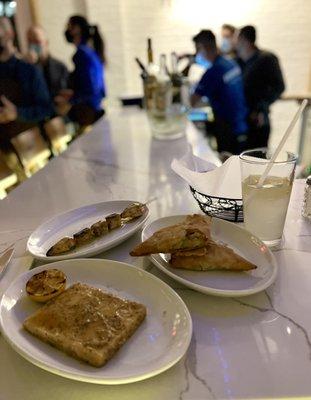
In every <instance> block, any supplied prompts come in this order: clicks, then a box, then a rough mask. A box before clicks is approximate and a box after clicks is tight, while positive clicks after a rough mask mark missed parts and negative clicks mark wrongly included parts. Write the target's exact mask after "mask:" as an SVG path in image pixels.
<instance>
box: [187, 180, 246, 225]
mask: <svg viewBox="0 0 311 400" xmlns="http://www.w3.org/2000/svg"><path fill="white" fill-rule="evenodd" d="M190 190H191V193H192V195H193V197H194V198H195V199H196V201H197V202H198V204H199V206H200V208H201V210H202V211H203V212H204V213H205V214H207V215H210V216H211V217H217V218H221V219H225V220H227V221H232V222H243V201H242V199H227V198H224V197H214V196H209V195H207V194H203V193H200V192H198V191H197V190H195V189H194V188H193V187H192V186H190Z"/></svg>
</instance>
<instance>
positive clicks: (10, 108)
mask: <svg viewBox="0 0 311 400" xmlns="http://www.w3.org/2000/svg"><path fill="white" fill-rule="evenodd" d="M1 101H2V104H3V106H2V107H0V124H7V123H8V122H11V121H15V120H16V119H17V108H16V106H15V104H13V103H12V102H11V101H10V100H9V99H7V98H6V97H5V96H1Z"/></svg>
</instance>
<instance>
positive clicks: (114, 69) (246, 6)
mask: <svg viewBox="0 0 311 400" xmlns="http://www.w3.org/2000/svg"><path fill="white" fill-rule="evenodd" d="M37 4H38V7H39V11H40V15H41V23H42V25H43V26H45V28H46V29H47V31H48V34H49V36H50V43H51V49H52V52H53V53H54V54H55V55H57V56H58V57H60V58H62V59H63V60H64V61H66V62H68V59H69V57H70V55H71V54H72V49H71V47H70V46H69V45H68V44H66V43H65V42H64V40H63V30H64V24H65V21H66V19H67V18H68V16H69V15H70V14H72V13H77V12H84V13H86V14H87V16H88V17H89V18H90V20H91V22H93V23H98V25H99V26H100V28H101V30H102V32H103V33H104V36H105V39H106V42H107V57H108V63H109V65H108V67H107V87H108V94H109V97H110V99H111V100H112V99H115V98H117V97H118V96H119V95H120V94H123V93H133V94H134V93H141V82H140V79H139V71H138V68H137V66H136V64H135V62H134V57H135V56H138V57H140V58H141V59H142V60H143V61H146V38H147V37H149V36H150V37H152V39H153V43H154V50H155V54H156V55H157V56H158V55H159V53H162V52H166V53H170V52H171V51H172V50H176V51H179V52H184V51H192V50H193V46H192V42H191V37H192V36H193V35H194V34H195V33H197V32H198V31H199V30H200V29H202V28H210V29H212V30H214V32H215V33H217V34H219V31H220V26H221V25H222V23H224V22H226V23H232V24H234V25H237V26H241V25H245V24H254V25H255V26H256V27H257V28H258V43H259V45H260V46H261V47H263V48H266V49H270V50H272V51H274V52H275V53H276V54H277V55H278V56H279V58H280V61H281V65H282V68H283V71H284V75H285V79H286V84H287V91H288V92H295V93H297V92H301V91H306V90H307V89H308V88H309V85H310V56H311V28H310V26H311V0H53V1H47V0H37ZM294 110H295V104H294V103H286V104H285V103H283V102H282V103H281V102H278V103H276V105H275V106H274V107H273V113H272V117H273V123H274V126H275V132H276V133H280V132H282V130H284V127H285V126H286V124H287V123H288V120H289V118H290V116H291V114H292V113H293V112H294ZM277 136H278V135H275V136H274V138H276V139H273V140H277ZM291 146H292V147H293V148H294V147H295V137H294V136H293V138H292V140H291Z"/></svg>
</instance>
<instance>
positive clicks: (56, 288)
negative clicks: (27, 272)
mask: <svg viewBox="0 0 311 400" xmlns="http://www.w3.org/2000/svg"><path fill="white" fill-rule="evenodd" d="M65 288H66V275H65V274H64V273H63V272H62V271H60V270H59V269H47V270H44V271H42V272H39V273H38V274H35V275H33V276H32V277H31V278H30V279H29V281H28V282H27V283H26V292H27V294H28V295H29V297H30V298H31V299H32V300H34V301H37V302H39V303H45V302H46V301H48V300H50V299H52V298H53V297H55V296H58V295H59V294H60V293H61V292H63V291H64V290H65Z"/></svg>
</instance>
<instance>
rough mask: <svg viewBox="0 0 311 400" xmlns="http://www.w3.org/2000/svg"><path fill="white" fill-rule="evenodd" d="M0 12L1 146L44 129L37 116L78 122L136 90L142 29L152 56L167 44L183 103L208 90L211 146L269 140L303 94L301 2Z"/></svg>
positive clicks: (180, 1) (81, 4) (306, 54)
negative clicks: (178, 70) (179, 73)
mask: <svg viewBox="0 0 311 400" xmlns="http://www.w3.org/2000/svg"><path fill="white" fill-rule="evenodd" d="M308 11H309V12H308ZM0 14H1V15H2V16H1V18H0V92H1V93H0V94H1V108H0V148H1V151H2V152H3V153H8V152H10V151H12V147H14V140H13V145H12V139H14V138H15V137H17V136H18V135H19V134H20V133H21V132H24V131H25V130H27V129H30V128H32V127H34V126H36V127H39V129H40V132H41V134H43V136H44V135H45V136H47V137H48V139H49V135H48V131H49V126H48V125H47V126H46V125H45V124H46V123H47V122H49V121H51V120H53V119H54V120H55V118H59V117H61V118H62V121H63V122H64V123H65V124H66V123H69V122H73V123H75V124H76V126H78V129H80V128H83V127H86V126H89V125H90V124H92V123H94V122H95V121H96V120H98V119H99V118H100V117H101V116H103V115H104V114H105V110H107V109H108V110H109V108H110V107H113V106H114V105H115V104H116V103H117V101H118V100H119V99H120V98H125V97H131V96H133V97H135V96H139V95H140V94H141V93H142V84H141V81H140V78H139V74H138V73H137V68H136V65H135V61H134V58H135V56H138V57H139V58H141V59H144V58H145V53H146V39H147V37H151V38H152V40H153V51H154V54H155V56H156V57H158V56H159V54H160V53H165V52H167V53H170V52H172V51H174V52H176V53H177V54H178V60H179V61H180V63H181V64H180V65H182V63H183V62H186V63H187V68H188V71H187V74H188V75H189V76H190V78H191V79H192V80H193V81H194V82H195V84H194V86H193V93H192V96H191V104H192V106H196V105H197V104H199V103H200V101H201V100H202V98H203V99H205V98H208V101H209V104H210V106H211V107H212V109H213V113H214V117H215V121H214V126H213V127H211V131H212V132H213V134H214V136H215V137H216V142H217V149H218V151H219V152H229V153H239V152H240V151H242V150H244V149H246V148H254V147H261V146H266V145H267V144H268V143H270V144H271V143H272V145H273V144H275V143H277V141H278V138H279V136H280V135H281V134H282V133H283V131H284V127H285V126H286V124H287V122H288V121H289V119H290V115H291V113H292V110H293V109H294V107H295V106H296V105H295V102H296V101H298V102H299V101H300V99H301V98H302V97H303V95H304V94H305V93H308V92H310V53H311V33H310V30H309V29H308V26H309V23H310V22H311V16H310V15H311V2H308V1H305V0H286V1H281V0H275V1H273V2H271V1H268V0H252V1H250V2H245V1H242V0H235V1H227V0H219V1H218V2H217V3H215V2H213V1H209V0H193V1H191V2H189V1H186V0H154V1H149V0H142V1H139V0H128V1H124V0H105V1H99V0H98V1H96V0H76V1H72V0H62V1H60V0H54V1H53V2H46V1H44V0H23V1H17V2H16V1H0ZM202 28H203V29H202ZM285 88H286V92H287V93H290V95H289V96H287V97H286V95H284V92H285ZM281 96H282V98H283V101H281V102H278V101H277V100H278V99H280V98H281ZM285 100H287V101H286V102H285ZM271 120H272V126H273V130H272V135H270V132H271ZM307 122H308V121H307ZM58 123H60V122H59V120H58ZM298 131H299V127H297V135H293V138H292V139H291V142H290V143H289V146H290V147H291V150H294V151H296V150H297V146H298V144H297V143H298V136H299V135H298ZM300 146H301V143H300ZM310 153H311V151H310Z"/></svg>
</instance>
